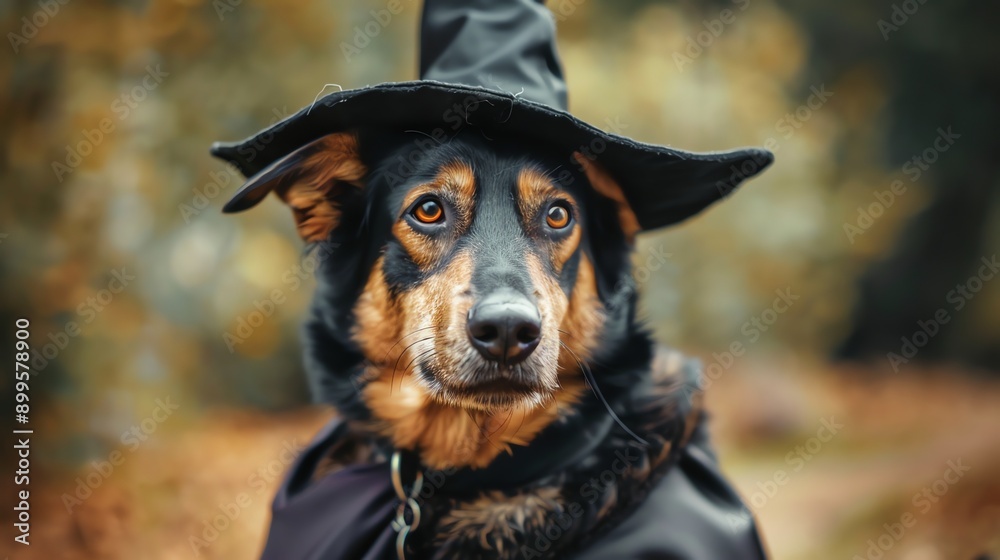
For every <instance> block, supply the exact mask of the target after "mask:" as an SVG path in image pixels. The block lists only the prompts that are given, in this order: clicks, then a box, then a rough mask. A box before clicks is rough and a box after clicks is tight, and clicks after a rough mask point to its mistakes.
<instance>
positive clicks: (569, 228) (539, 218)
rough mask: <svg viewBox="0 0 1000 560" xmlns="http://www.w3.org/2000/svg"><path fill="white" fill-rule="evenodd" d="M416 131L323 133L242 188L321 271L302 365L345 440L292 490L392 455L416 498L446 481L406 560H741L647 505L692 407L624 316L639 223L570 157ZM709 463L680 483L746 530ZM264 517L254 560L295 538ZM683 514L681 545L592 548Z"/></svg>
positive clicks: (673, 362) (677, 376) (673, 498)
mask: <svg viewBox="0 0 1000 560" xmlns="http://www.w3.org/2000/svg"><path fill="white" fill-rule="evenodd" d="M423 135H425V134H424V133H422V132H418V131H413V130H411V131H408V132H389V131H381V130H357V131H352V132H343V133H335V134H331V135H328V136H325V137H323V138H321V139H319V140H317V141H315V142H313V143H311V144H309V145H307V146H305V147H303V148H301V149H299V150H297V151H295V152H294V153H293V154H292V155H290V156H288V157H286V158H284V159H283V160H282V161H281V162H280V164H278V165H275V166H272V167H271V168H270V169H268V170H266V171H265V172H263V173H261V174H258V175H257V176H256V177H254V178H253V179H252V180H251V182H250V184H248V185H247V186H246V187H244V190H246V191H248V192H253V193H255V194H254V196H255V197H259V196H262V195H263V194H266V193H267V192H270V191H274V192H276V193H277V194H278V195H279V196H280V198H281V199H282V200H283V201H284V202H285V203H287V204H288V206H290V207H291V209H292V213H293V215H294V218H295V221H296V224H297V227H298V232H299V234H300V235H301V237H302V238H303V239H304V240H305V241H306V242H307V243H311V244H317V245H319V246H320V248H319V250H320V251H321V253H320V254H321V255H323V258H321V259H320V261H319V262H320V266H319V267H318V269H317V279H318V290H317V293H316V296H315V299H314V303H313V306H312V311H311V316H310V318H309V320H308V321H307V324H306V327H305V330H304V332H305V341H306V347H307V352H306V355H307V365H308V370H309V372H310V375H311V381H312V383H313V386H314V389H315V391H316V394H317V395H318V397H319V399H320V400H322V401H324V402H327V403H330V404H332V405H333V406H334V407H336V408H337V409H338V411H339V413H340V414H341V416H342V418H343V419H345V420H346V426H347V427H346V428H344V429H343V431H342V433H341V434H340V435H339V436H338V438H337V441H336V442H335V443H334V444H330V445H325V444H324V445H317V446H315V447H314V448H313V450H312V453H314V454H315V453H321V454H322V457H319V458H317V457H313V459H318V460H313V462H312V463H310V464H309V465H308V466H307V467H305V468H303V467H302V466H301V465H300V466H299V468H298V471H299V472H296V473H295V474H293V476H292V477H291V479H290V480H291V481H292V482H290V483H289V486H294V485H295V484H296V483H295V482H294V480H295V479H296V477H298V478H302V477H303V476H305V477H307V478H310V479H311V480H313V481H316V480H321V479H322V478H323V477H330V476H335V475H336V473H338V472H340V471H341V470H342V469H344V468H347V467H350V466H352V465H354V466H356V465H365V464H375V463H379V462H385V461H386V460H387V458H388V457H389V456H390V455H391V454H392V453H393V451H394V450H404V451H407V452H409V454H410V455H412V456H413V457H414V462H415V463H416V464H418V465H420V467H419V468H420V469H423V470H424V473H423V474H424V475H425V476H427V478H428V480H439V481H445V482H441V483H439V484H438V486H437V487H436V488H434V490H435V492H432V493H431V494H430V495H426V493H425V492H422V493H421V494H420V503H419V506H418V508H419V509H420V510H421V511H420V517H421V520H420V523H419V527H415V531H414V532H413V534H412V535H410V538H409V540H408V541H407V542H406V549H407V550H409V551H410V554H411V555H410V556H408V557H412V558H441V559H445V558H463V559H465V558H472V559H474V558H522V557H524V558H548V557H566V554H569V553H570V552H572V551H577V553H580V552H579V551H581V550H583V549H585V548H587V549H591V550H592V551H593V552H592V554H598V555H597V556H586V557H587V558H590V557H594V558H605V557H615V558H630V557H632V556H629V554H628V551H629V550H630V549H629V548H628V547H633V548H634V549H635V551H636V554H641V553H642V551H643V550H657V549H658V548H657V547H659V549H660V550H675V549H676V550H681V549H679V548H676V547H678V546H680V547H683V546H696V547H698V546H704V545H699V544H697V543H698V539H707V540H711V539H714V541H713V542H712V544H711V545H709V548H697V550H745V551H746V550H749V551H750V552H748V553H747V554H745V555H740V556H734V557H748V558H753V557H757V556H755V554H757V551H759V544H756V537H755V536H753V535H754V533H753V532H752V530H751V531H750V533H749V534H750V535H751V538H750V540H749V541H745V542H742V543H738V544H736V545H733V544H732V543H733V542H734V541H740V540H741V539H738V538H735V537H734V536H733V535H735V534H736V533H734V534H733V535H729V536H727V537H726V539H724V540H726V541H728V542H729V543H730V544H726V545H723V544H720V542H723V540H720V539H718V538H717V537H716V536H714V535H713V534H712V533H711V531H706V529H705V528H704V527H701V526H700V525H699V523H702V522H701V521H698V516H697V515H692V516H689V515H687V513H686V512H685V511H684V508H685V507H694V508H695V509H697V506H692V504H690V503H689V504H687V505H681V504H683V501H684V500H685V499H686V498H684V497H683V491H679V490H671V491H670V492H672V495H669V496H668V495H666V494H664V495H663V496H661V497H660V498H656V499H653V498H650V494H651V493H653V492H654V491H656V489H657V487H658V481H659V480H660V479H661V478H662V477H664V475H666V474H667V473H668V472H669V471H671V469H672V468H674V467H676V466H677V463H678V462H679V461H681V458H682V456H684V455H685V453H688V454H690V451H691V450H692V449H695V448H694V447H693V446H690V445H688V440H689V439H690V438H691V436H692V433H693V432H695V431H696V428H697V425H698V423H699V419H700V407H699V404H698V403H699V402H700V400H699V399H698V398H697V379H696V378H695V377H694V374H695V371H696V367H694V366H693V365H692V364H690V363H686V362H685V361H683V360H681V359H679V358H678V357H677V356H676V355H672V356H671V355H666V354H661V355H660V357H659V358H657V357H656V356H655V354H656V352H655V350H654V344H653V342H652V341H651V339H650V338H649V336H648V335H647V333H646V332H645V331H644V330H643V328H642V327H641V325H640V324H639V323H638V322H637V321H636V319H635V293H634V290H633V284H632V282H630V278H631V267H630V259H629V255H630V252H631V249H632V244H633V240H634V236H635V234H636V232H637V230H638V225H637V219H636V216H635V213H634V212H633V210H632V209H631V208H630V206H629V204H628V203H627V202H626V200H625V197H624V196H623V194H622V192H621V190H620V188H619V186H618V184H617V183H616V182H615V180H614V179H613V178H612V177H611V176H610V175H609V174H608V173H607V172H606V171H605V170H604V169H603V168H602V167H601V166H600V165H599V164H598V163H597V162H595V161H592V160H591V159H589V158H588V157H586V156H585V155H584V154H582V153H580V152H575V153H572V152H570V153H560V152H558V151H553V150H551V149H546V147H544V146H539V145H531V144H530V143H526V142H525V141H524V140H521V139H516V138H503V137H502V136H497V137H492V138H490V139H485V138H484V137H483V136H482V135H481V134H480V133H479V132H476V131H464V132H460V133H458V134H457V135H455V136H454V137H452V138H451V139H450V140H449V141H447V142H441V143H433V142H432V143H429V144H428V143H416V144H415V142H414V138H415V137H418V138H419V137H421V136H423ZM418 144H419V145H420V146H421V147H416V146H417V145H418ZM414 162H415V163H414ZM650 364H652V366H651V365H650ZM685 373H686V375H687V376H686V377H685ZM588 384H589V385H590V387H588ZM702 453H703V452H702ZM706 457H708V458H704V459H703V460H704V462H705V464H704V465H701V466H700V467H695V470H696V471H698V470H699V469H701V471H699V473H700V474H696V475H694V476H697V477H702V478H706V479H708V480H709V481H710V487H711V491H710V492H709V494H710V496H709V497H708V498H705V497H704V496H702V497H700V498H697V499H695V502H697V501H698V500H705V501H706V503H712V502H715V503H714V504H713V506H712V507H716V508H718V505H719V504H720V503H726V500H727V499H728V500H729V502H728V505H727V506H726V507H723V508H722V509H721V510H719V511H724V512H726V513H725V515H726V517H724V518H721V519H716V520H715V523H717V524H722V526H724V527H725V528H726V529H727V530H728V529H730V528H731V525H732V524H733V523H736V526H737V527H742V528H743V529H744V530H745V529H746V528H747V527H752V524H751V522H750V518H749V515H748V514H746V512H745V510H744V509H742V506H740V505H739V501H738V499H736V498H735V496H734V495H733V494H732V493H731V491H730V490H728V489H727V487H726V486H725V485H724V482H723V481H722V480H721V479H720V478H718V476H717V474H715V471H714V470H713V468H714V467H713V465H714V463H713V462H712V461H711V459H710V457H709V456H707V455H706ZM688 461H689V462H690V461H691V459H690V457H689V458H688ZM688 468H690V465H689V467H688ZM432 473H433V474H432ZM435 476H436V477H437V478H435ZM689 476H691V475H690V474H689ZM299 484H302V483H301V482H300V483H299ZM659 486H662V487H663V488H666V487H668V486H670V485H665V484H660V485H659ZM425 489H426V488H425ZM288 490H289V488H288V487H286V489H285V491H288ZM659 491H660V493H661V494H662V493H663V492H664V490H663V489H661V490H659ZM285 498H288V496H285ZM283 499H284V498H281V497H279V502H281V501H282V500H283ZM289 499H290V498H289ZM342 499H344V500H345V501H344V502H340V501H339V500H342ZM331 501H332V502H333V503H329V504H327V507H328V508H330V509H332V510H336V509H337V508H348V509H349V508H350V507H351V506H350V505H349V502H350V500H346V499H345V498H344V497H343V492H342V491H340V493H339V494H338V495H337V496H336V497H335V498H332V500H331ZM678 507H679V508H680V509H679V510H678V511H679V513H678V511H674V513H670V510H673V509H677V508H678ZM650 508H653V509H652V510H650ZM664 508H666V509H664ZM727 508H728V509H727ZM637 509H640V510H642V511H644V512H645V513H635V511H636V510H637ZM279 510H280V507H279V504H276V512H275V517H276V519H275V525H274V526H273V527H272V532H271V537H270V539H269V543H268V550H269V551H270V552H269V554H271V555H272V557H292V556H287V554H288V550H289V548H288V547H289V546H292V545H288V544H287V543H288V542H289V541H295V540H296V536H295V535H294V533H295V532H297V531H300V530H302V529H301V525H299V523H301V521H299V520H297V519H296V520H295V521H294V522H293V523H292V524H291V526H290V527H288V526H286V527H284V528H282V527H280V526H279V525H280V523H281V522H280V520H279V519H278V518H279V516H280V511H279ZM341 513H343V512H341ZM346 513H347V514H348V515H349V516H354V515H365V513H364V511H361V512H351V511H348V512H346ZM316 515H318V516H320V517H322V516H323V514H322V513H318V514H317V513H316V512H315V511H314V512H312V513H311V514H310V517H312V516H316ZM338 515H339V514H335V515H334V517H335V518H337V519H334V520H330V521H328V522H327V524H328V525H333V526H335V525H336V524H337V523H340V522H341V521H339V519H341V518H342V516H339V517H338ZM682 515H683V516H684V518H683V519H676V520H675V521H674V522H673V527H674V529H675V530H676V529H677V528H681V527H684V526H685V525H684V524H685V523H687V524H689V526H690V524H692V523H693V524H694V525H693V527H694V528H693V529H691V531H692V533H691V534H686V533H685V532H684V531H682V532H681V533H680V534H679V537H680V542H681V544H676V543H672V541H671V539H669V538H664V536H663V534H662V533H657V532H654V533H653V534H652V535H645V536H642V535H638V536H637V535H632V536H631V537H628V538H627V539H625V540H623V539H622V538H621V537H614V536H613V535H611V536H609V534H608V532H609V531H611V530H612V529H614V528H615V527H616V526H619V525H621V524H622V523H623V521H624V520H625V519H626V518H628V517H630V516H639V518H640V519H643V518H645V519H644V522H646V523H652V525H651V526H650V527H651V528H655V527H657V526H659V525H660V524H661V523H666V522H668V520H669V518H670V517H671V516H673V517H674V518H678V516H682ZM713 515H721V514H719V512H718V511H716V512H715V513H713ZM326 530H334V529H331V528H329V527H328V528H327V529H326ZM619 530H620V529H619ZM289 532H291V533H293V534H289ZM737 532H738V531H737ZM677 536H678V535H676V534H675V537H673V538H674V539H676V538H677ZM351 537H352V538H356V535H352V536H351ZM361 540H364V539H363V538H362V539H361ZM688 541H690V542H688ZM283 543H285V544H283ZM692 543H693V544H692ZM369 544H370V543H369ZM355 545H356V543H355ZM352 546H354V545H352ZM365 546H368V545H365ZM602 546H603V548H601V547H602ZM732 546H736V548H730V547H732ZM671 547H675V548H671ZM739 547H746V548H743V549H740V548H739ZM362 548H364V547H362ZM602 550H603V552H600V551H602ZM607 554H611V556H607ZM265 557H269V556H268V553H266V554H265ZM324 557H325V556H324ZM331 557H332V556H331ZM357 557H358V558H361V557H363V556H361V555H359V556H357ZM578 557H580V558H584V557H585V556H582V555H581V556H578ZM636 557H637V558H638V557H642V558H646V557H648V558H661V557H662V558H668V557H670V558H673V557H674V556H636ZM676 557H678V558H682V557H683V558H686V557H688V556H676ZM691 557H692V558H695V557H700V556H698V555H694V556H691Z"/></svg>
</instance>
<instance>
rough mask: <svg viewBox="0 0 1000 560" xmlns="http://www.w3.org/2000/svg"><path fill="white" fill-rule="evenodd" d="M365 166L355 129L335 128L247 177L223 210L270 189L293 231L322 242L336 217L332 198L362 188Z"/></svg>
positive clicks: (239, 207) (337, 207) (250, 203)
mask: <svg viewBox="0 0 1000 560" xmlns="http://www.w3.org/2000/svg"><path fill="white" fill-rule="evenodd" d="M366 173H367V170H366V168H365V166H364V164H363V163H362V162H361V158H360V155H359V153H358V139H357V136H356V135H355V134H352V133H347V132H338V133H335V134H330V135H328V136H324V137H323V138H320V139H319V140H316V141H314V142H312V143H310V144H307V145H305V146H303V147H301V148H299V149H297V150H295V151H294V152H292V153H290V154H288V155H287V156H285V157H283V158H281V159H279V160H277V161H275V162H274V163H272V164H270V165H268V166H267V167H265V168H264V169H263V170H261V171H260V173H257V174H256V175H254V176H253V177H251V178H250V179H248V180H247V182H246V184H244V185H243V186H242V187H240V189H239V190H238V191H237V192H236V195H235V196H233V198H232V200H230V201H229V202H228V203H226V205H225V207H224V208H223V212H239V211H241V210H246V209H247V208H250V207H252V206H254V205H256V204H257V203H258V202H260V201H261V200H262V199H263V198H264V197H265V196H267V193H269V192H271V191H274V192H275V193H277V194H278V196H279V197H280V198H281V199H282V200H283V201H285V203H286V204H288V206H289V207H291V209H292V214H293V215H294V217H295V223H296V227H297V228H298V230H299V235H300V236H301V237H302V239H304V240H305V241H307V242H314V241H323V240H324V239H326V237H327V236H328V235H329V234H330V232H331V231H332V230H333V229H334V228H335V227H337V223H338V222H339V220H340V205H339V203H338V199H340V197H342V196H343V195H344V194H345V190H346V189H357V190H360V189H361V188H363V186H364V184H363V182H362V181H363V179H364V178H365V174H366Z"/></svg>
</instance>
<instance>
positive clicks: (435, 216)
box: [411, 198, 444, 224]
mask: <svg viewBox="0 0 1000 560" xmlns="http://www.w3.org/2000/svg"><path fill="white" fill-rule="evenodd" d="M411 214H412V215H413V217H414V218H416V220H417V221H418V222H420V223H422V224H436V223H438V222H440V221H441V220H442V219H444V208H442V207H441V203H440V202H438V201H437V199H434V198H425V199H424V200H421V201H420V202H418V203H417V205H416V206H414V208H413V211H412V212H411Z"/></svg>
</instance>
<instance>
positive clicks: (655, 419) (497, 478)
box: [262, 354, 701, 560]
mask: <svg viewBox="0 0 1000 560" xmlns="http://www.w3.org/2000/svg"><path fill="white" fill-rule="evenodd" d="M648 363H649V362H648V361H647V364H648ZM599 375H600V373H599ZM633 375H634V377H633V378H634V379H637V380H639V382H638V383H637V385H636V386H634V387H632V388H631V390H628V391H625V392H623V393H621V394H620V396H619V398H616V399H613V400H612V402H613V404H614V405H615V407H616V408H617V409H618V411H619V414H620V416H621V419H622V420H623V421H624V422H625V423H626V424H627V425H629V426H630V428H631V429H632V430H634V431H635V432H636V433H637V434H638V435H640V436H641V437H642V438H643V439H645V440H646V441H647V445H641V444H639V443H637V442H636V441H635V440H634V439H632V438H631V437H629V436H628V435H627V434H626V433H625V432H624V431H623V430H622V429H621V428H620V427H618V426H617V425H615V424H614V423H613V422H611V421H610V418H609V416H608V414H607V412H606V411H605V410H604V409H603V406H602V405H600V404H599V403H597V402H596V399H589V400H587V401H585V402H584V403H582V404H581V406H580V409H579V411H578V413H577V414H575V415H574V416H572V417H570V418H567V419H566V420H565V421H563V422H559V423H556V424H553V425H551V426H550V427H549V428H546V430H544V431H543V432H542V433H541V434H539V436H538V438H536V440H535V441H533V442H532V444H531V445H529V446H527V447H520V448H516V449H515V450H514V452H513V453H512V454H511V455H502V456H500V457H498V458H497V460H496V461H494V463H493V464H491V465H490V466H489V467H487V468H485V469H480V470H469V469H460V470H454V471H447V470H446V471H434V470H423V471H422V472H421V475H420V476H421V477H422V482H421V484H420V485H419V487H417V485H416V484H409V483H411V482H415V481H416V478H417V474H416V471H415V470H414V469H413V468H412V467H409V468H408V467H407V461H406V460H405V459H406V457H405V453H404V454H402V455H400V456H397V457H398V459H399V460H400V463H399V465H400V466H399V468H398V469H397V472H398V473H399V476H400V484H399V486H400V487H399V488H395V487H394V483H393V480H392V479H393V476H392V475H393V470H392V468H391V466H390V456H391V455H392V450H386V449H385V448H384V447H380V446H379V445H378V444H377V442H372V441H371V440H370V438H369V436H367V435H365V434H364V433H363V432H359V431H357V430H355V429H354V428H352V426H351V424H350V423H349V422H345V421H343V420H340V419H337V420H335V421H333V422H332V423H331V424H330V425H329V426H328V427H327V428H326V429H325V430H324V431H323V433H321V434H320V436H319V437H318V438H317V439H316V440H315V441H314V443H313V444H312V445H311V446H310V447H309V448H308V449H307V450H306V452H304V453H303V455H302V456H301V457H300V459H299V461H298V463H297V464H296V465H295V467H294V468H293V469H292V471H291V472H290V473H289V475H288V478H287V479H286V481H285V483H284V484H283V486H282V488H281V489H280V491H279V493H278V496H277V497H276V498H275V502H274V516H273V521H272V527H271V533H270V535H269V537H268V543H267V547H266V548H265V551H264V554H263V557H262V558H263V559H264V560H270V559H272V558H273V559H277V558H291V557H296V558H298V557H302V558H344V559H349V558H357V559H364V560H381V559H389V558H397V555H398V552H397V539H399V534H400V531H402V530H403V528H404V527H413V529H412V532H410V531H411V529H406V531H407V533H409V534H408V535H406V536H405V537H404V538H405V542H406V547H405V548H406V558H408V559H420V558H430V559H445V558H468V559H476V558H499V559H513V558H539V559H544V558H556V557H564V556H565V555H566V554H567V553H569V552H570V551H572V550H576V549H579V548H581V547H583V546H586V544H587V543H589V542H591V540H592V539H594V538H596V537H599V536H600V535H602V534H604V532H605V531H607V530H609V529H610V528H611V527H613V526H614V525H616V524H617V523H618V522H619V521H620V520H621V519H623V518H624V517H625V516H626V515H627V514H628V513H629V512H630V511H631V510H632V509H633V508H634V507H636V506H637V505H638V504H640V503H641V502H642V501H643V499H644V498H645V497H646V495H647V494H648V493H649V491H650V490H651V489H652V488H653V486H654V485H655V484H656V482H657V481H658V480H659V479H660V478H661V477H662V476H663V475H664V474H666V473H667V472H668V471H669V470H670V468H671V467H672V466H673V465H674V463H675V462H676V459H677V457H678V456H679V455H680V454H681V452H682V450H683V448H684V445H685V444H686V442H687V439H688V437H690V434H691V433H692V431H693V430H694V428H695V426H696V425H697V423H698V419H699V418H700V411H701V407H700V400H701V398H700V392H699V390H698V381H699V380H698V375H699V373H698V368H697V366H696V365H695V364H693V363H692V362H686V361H684V360H683V359H681V358H680V357H679V356H677V355H676V354H670V355H664V354H658V355H657V359H656V360H653V362H652V366H651V367H650V366H649V365H647V366H646V367H645V371H642V372H633ZM626 377H629V376H626ZM415 462H416V461H414V458H413V457H412V456H411V458H410V461H409V463H410V464H411V465H412V464H414V463H415ZM325 473H329V474H325ZM414 490H415V491H414ZM400 492H403V493H404V495H405V496H406V499H400ZM410 500H412V502H411V501H410ZM401 504H404V505H403V506H401ZM414 506H416V507H414ZM418 511H419V513H418ZM415 515H419V523H418V524H417V523H414V522H413V521H414V516H415Z"/></svg>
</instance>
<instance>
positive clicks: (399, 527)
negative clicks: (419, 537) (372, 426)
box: [390, 451, 424, 560]
mask: <svg viewBox="0 0 1000 560" xmlns="http://www.w3.org/2000/svg"><path fill="white" fill-rule="evenodd" d="M401 463H402V456H401V454H400V452H399V451H394V452H393V454H392V461H391V462H390V466H391V468H392V487H393V488H394V489H395V490H396V497H397V498H399V507H398V508H397V509H396V519H393V520H392V528H393V529H394V530H395V531H396V533H397V535H396V554H397V556H399V560H406V537H407V536H408V535H409V534H410V533H411V532H413V531H415V530H416V529H417V526H419V525H420V504H418V503H417V497H418V496H419V495H420V490H421V488H423V486H424V473H423V472H422V471H421V470H420V469H417V476H416V478H414V480H413V485H412V486H411V487H410V491H409V493H407V492H406V490H405V489H404V488H403V475H402V473H401V472H400V468H401V467H400V464H401ZM407 509H409V510H410V518H411V521H410V522H409V523H407V522H406V510H407Z"/></svg>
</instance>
